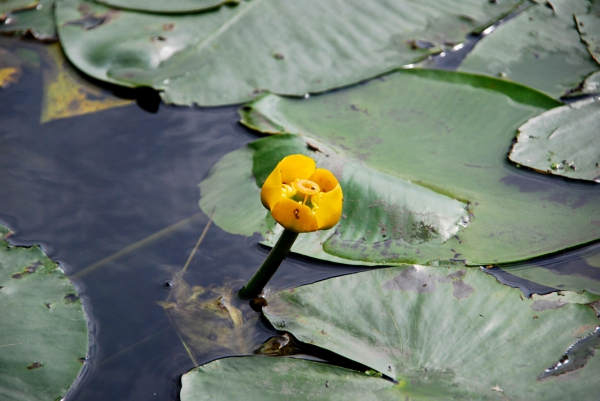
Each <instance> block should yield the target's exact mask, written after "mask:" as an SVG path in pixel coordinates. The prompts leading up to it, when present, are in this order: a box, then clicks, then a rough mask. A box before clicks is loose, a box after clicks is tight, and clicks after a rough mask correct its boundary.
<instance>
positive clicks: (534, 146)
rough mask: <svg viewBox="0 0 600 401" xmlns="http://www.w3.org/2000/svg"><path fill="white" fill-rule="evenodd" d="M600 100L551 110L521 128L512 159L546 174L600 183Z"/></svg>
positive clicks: (510, 156)
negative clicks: (599, 129) (599, 132)
mask: <svg viewBox="0 0 600 401" xmlns="http://www.w3.org/2000/svg"><path fill="white" fill-rule="evenodd" d="M599 125H600V100H598V99H596V98H591V99H587V100H582V101H579V102H575V103H571V104H569V105H566V106H562V107H557V108H555V109H552V110H549V111H547V112H545V113H543V114H541V115H539V116H537V117H534V118H532V119H531V120H529V121H527V122H526V123H525V124H523V125H522V126H521V127H519V134H518V135H517V142H516V143H515V144H514V145H513V147H512V149H511V151H510V154H509V158H510V160H512V161H513V162H515V163H518V164H521V165H523V166H527V167H530V168H532V169H534V170H537V171H541V172H543V173H548V174H554V175H561V176H564V177H569V178H574V179H580V180H587V181H593V182H600V140H599V139H600V137H599V135H598V126H599Z"/></svg>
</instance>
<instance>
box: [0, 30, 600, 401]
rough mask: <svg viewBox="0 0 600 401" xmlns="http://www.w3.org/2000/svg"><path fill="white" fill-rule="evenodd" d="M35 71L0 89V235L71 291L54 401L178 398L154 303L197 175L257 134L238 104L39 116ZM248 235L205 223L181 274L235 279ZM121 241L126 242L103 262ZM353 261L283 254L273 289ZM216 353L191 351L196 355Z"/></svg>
mask: <svg viewBox="0 0 600 401" xmlns="http://www.w3.org/2000/svg"><path fill="white" fill-rule="evenodd" d="M15 43H17V44H18V43H20V45H22V46H26V47H28V48H32V49H34V50H35V49H38V50H39V49H43V47H44V45H42V44H36V43H32V42H25V41H18V40H14V39H6V38H0V49H1V48H2V47H7V46H11V47H12V46H15ZM438 67H442V68H443V67H444V66H442V65H439V66H438ZM44 68H46V66H44V64H43V60H42V65H41V67H40V68H34V67H29V69H27V68H26V69H25V71H24V74H23V76H21V78H20V79H19V81H18V82H17V83H16V84H12V85H9V86H7V87H6V88H2V89H0V171H1V172H2V173H1V174H2V175H1V185H0V221H1V222H2V223H3V224H5V225H8V226H9V228H11V229H12V230H14V231H15V234H14V235H13V236H12V237H11V239H10V240H11V242H12V243H14V244H18V245H30V244H41V245H42V246H43V248H44V250H45V251H46V252H47V253H48V255H49V256H50V257H51V258H52V259H53V260H55V261H57V262H59V263H60V264H61V266H62V268H63V269H64V270H65V271H66V273H67V274H68V275H69V276H70V277H71V279H72V280H73V281H74V282H75V284H76V285H77V286H78V289H79V291H80V294H81V296H82V300H83V303H84V305H85V309H86V311H87V313H88V315H89V318H90V330H91V348H90V352H89V360H88V361H87V362H86V363H85V366H84V371H83V375H82V376H81V378H80V380H79V382H78V383H77V384H76V385H75V387H74V388H73V389H72V391H71V392H70V393H69V395H68V397H67V401H75V400H77V401H80V400H82V401H83V400H85V401H95V400H98V401H100V400H102V401H104V400H108V399H116V400H136V401H137V400H139V401H141V400H152V399H156V400H171V399H178V393H179V387H180V384H179V381H180V376H181V375H182V374H183V373H185V372H186V371H188V370H189V369H191V368H192V367H193V366H194V364H193V362H192V361H191V359H190V358H189V356H188V354H187V352H186V350H185V349H184V347H183V345H182V343H181V341H180V339H179V337H178V335H177V332H176V331H175V329H174V328H173V326H172V324H171V322H170V321H169V319H168V318H167V316H166V314H165V313H164V311H163V309H162V307H160V306H159V305H157V304H156V301H164V300H165V299H166V297H167V296H168V294H169V291H172V290H173V289H172V288H168V287H166V286H165V283H166V282H168V281H171V280H172V278H173V274H174V272H176V271H178V270H179V269H181V268H182V266H183V265H184V264H185V262H186V260H187V258H188V256H189V255H190V252H191V250H192V249H193V247H194V245H195V244H196V241H197V240H198V237H199V236H200V234H201V232H202V230H203V229H204V227H205V226H206V224H207V223H208V221H209V218H208V217H207V216H205V215H204V214H202V213H201V211H200V209H199V207H198V199H199V190H198V183H199V182H200V181H202V179H203V178H205V177H206V175H207V174H208V172H209V170H210V168H211V167H212V166H213V165H214V164H215V163H216V162H217V161H218V160H219V159H220V158H221V157H222V156H223V155H225V154H226V153H228V152H230V151H232V150H235V149H237V148H239V147H241V146H244V145H245V144H246V143H248V142H250V141H252V140H254V139H256V138H257V136H256V135H255V134H254V133H252V132H250V131H248V130H246V129H245V128H244V127H242V126H241V125H239V124H238V122H237V120H238V116H237V107H225V108H210V109H198V108H184V107H174V106H165V105H163V104H161V105H160V106H159V107H158V111H157V112H156V113H153V112H148V111H144V110H143V109H142V108H141V107H139V106H138V105H136V104H131V105H130V106H126V107H119V108H113V109H109V110H105V111H101V112H97V113H93V114H88V115H84V116H80V117H72V118H66V119H60V120H54V121H50V122H47V123H45V124H41V125H40V124H39V119H40V112H41V103H42V93H41V91H42V86H43V82H42V69H44ZM108 89H109V90H114V88H111V87H108ZM146 106H147V105H146ZM146 106H144V107H145V108H146V109H152V107H146ZM512 170H513V172H512V174H513V175H512V176H511V177H513V178H514V179H515V180H516V182H517V184H518V183H522V184H523V185H526V186H527V187H530V186H532V185H535V183H539V182H543V184H544V185H556V184H558V185H565V183H564V180H562V179H560V178H558V179H557V178H556V177H542V176H539V175H538V174H535V173H532V172H529V171H523V170H520V171H516V172H515V171H514V170H516V169H512ZM550 183H552V184H550ZM566 185H567V186H578V185H582V184H573V183H568V184H566ZM165 229H167V230H165ZM161 230H163V231H161ZM156 233H159V235H155V234H156ZM153 235H155V236H154V237H151V236H153ZM148 237H150V239H149V240H146V239H148ZM145 240H146V241H145ZM258 241H259V238H258V237H256V238H246V237H242V236H236V235H232V234H228V233H226V232H224V231H222V230H221V229H219V228H218V227H216V226H214V225H212V226H211V227H210V228H209V230H208V234H207V236H206V238H205V239H204V241H203V242H202V244H201V245H200V248H199V250H198V252H197V254H196V255H195V257H194V259H193V260H192V263H191V265H190V267H189V268H188V270H187V272H188V273H187V274H186V280H187V281H188V282H189V283H190V284H191V285H201V286H204V287H206V286H208V285H211V284H214V285H221V284H223V283H225V282H227V281H229V280H234V281H236V280H245V279H248V278H249V277H250V276H251V274H252V273H253V272H254V271H255V269H256V268H257V266H259V265H260V263H261V262H262V260H263V259H264V257H265V256H266V254H267V250H266V249H264V248H262V247H261V246H260V245H258ZM134 244H137V246H136V247H134V249H133V250H131V248H127V247H129V246H131V245H134ZM124 248H125V250H126V251H127V250H128V249H129V250H130V251H127V252H124V253H123V254H122V255H121V256H119V257H113V258H110V257H111V255H114V254H115V253H117V252H119V251H121V250H123V249H124ZM594 249H597V251H595V252H600V247H595V248H594ZM565 255H566V256H565ZM568 255H569V254H568V253H566V254H565V253H563V254H561V255H560V258H561V259H560V264H559V265H556V266H557V267H556V268H557V269H558V268H559V267H560V266H563V270H564V266H565V258H566V260H567V261H568V262H569V264H568V266H569V268H568V269H569V270H570V271H576V270H577V269H578V268H589V266H587V265H586V264H585V263H584V262H581V261H580V260H582V259H581V258H580V257H579V255H578V254H574V255H575V256H573V257H569V256H568ZM106 258H109V259H108V260H107V259H106ZM550 265H551V263H549V264H547V266H550ZM578 266H579V267H578ZM571 269H572V270H571ZM359 270H361V269H359V268H353V267H344V266H339V265H334V264H326V263H321V262H318V261H313V260H307V259H304V258H298V257H290V258H288V259H287V260H286V261H285V262H284V264H283V266H282V268H281V269H280V270H279V271H278V273H277V274H276V276H275V277H274V281H273V285H274V286H275V287H292V286H297V285H301V284H305V283H310V282H315V281H318V280H322V279H324V278H328V277H333V276H337V275H341V274H347V273H351V272H356V271H359ZM599 270H600V269H599ZM494 274H495V275H497V276H501V275H502V271H501V270H499V269H498V271H494ZM506 277H508V276H506ZM599 279H600V277H599ZM511 280H512V278H511ZM511 280H506V281H507V282H511ZM515 280H516V281H515V282H511V284H512V285H519V286H521V288H522V289H524V292H526V291H538V292H546V291H548V290H552V289H548V288H547V287H546V288H542V287H539V288H538V287H535V288H534V287H533V284H531V286H532V288H528V287H527V285H528V284H527V282H524V281H523V280H520V281H519V279H518V278H515ZM513 281H514V280H513ZM275 333H276V332H275V331H274V330H273V329H272V328H270V327H269V326H268V325H267V324H263V325H262V327H258V328H257V330H256V333H253V335H254V336H256V337H257V338H259V339H262V340H266V339H267V338H269V337H270V336H273V335H274V334H275ZM222 356H227V355H225V354H223V355H215V354H214V353H207V354H206V355H197V358H198V362H199V363H204V362H208V361H209V360H211V359H214V358H216V357H222Z"/></svg>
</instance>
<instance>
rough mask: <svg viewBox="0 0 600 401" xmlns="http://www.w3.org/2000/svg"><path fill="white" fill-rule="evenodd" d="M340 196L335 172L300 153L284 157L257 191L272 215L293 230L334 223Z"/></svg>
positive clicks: (324, 227) (339, 206) (340, 202)
mask: <svg viewBox="0 0 600 401" xmlns="http://www.w3.org/2000/svg"><path fill="white" fill-rule="evenodd" d="M343 196H344V195H343V193H342V188H341V187H340V184H339V183H338V180H337V179H336V178H335V176H334V175H333V174H332V173H331V172H330V171H329V170H325V169H322V168H317V166H316V163H315V161H314V160H313V159H311V158H310V157H308V156H304V155H291V156H287V157H284V158H283V160H281V161H280V162H279V164H278V165H277V167H275V170H273V172H271V174H269V176H268V177H267V180H266V181H265V183H264V184H263V187H262V190H261V191H260V200H261V201H262V204H263V205H264V207H266V208H267V209H269V210H270V211H271V214H272V215H273V218H274V219H275V220H276V221H277V222H278V223H279V224H281V225H282V226H283V227H284V228H286V229H287V230H290V231H294V232H297V233H307V232H311V231H317V230H327V229H329V228H331V227H333V226H335V225H336V223H337V222H338V221H339V220H340V217H341V215H342V202H343Z"/></svg>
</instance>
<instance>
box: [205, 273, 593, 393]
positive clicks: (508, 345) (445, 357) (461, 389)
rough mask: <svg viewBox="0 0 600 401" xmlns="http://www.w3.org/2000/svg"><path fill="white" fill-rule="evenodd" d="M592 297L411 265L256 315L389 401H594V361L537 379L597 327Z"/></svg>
mask: <svg viewBox="0 0 600 401" xmlns="http://www.w3.org/2000/svg"><path fill="white" fill-rule="evenodd" d="M340 294H343V295H344V296H343V297H340ZM598 298H599V297H598V296H594V295H591V294H587V293H582V294H577V293H570V292H565V293H562V295H559V294H550V295H547V296H534V297H533V298H532V299H527V298H523V297H522V296H521V294H520V291H519V290H517V289H514V288H509V287H507V286H502V285H498V283H497V282H496V280H495V279H494V278H493V277H491V276H489V275H485V274H482V273H481V272H480V271H478V270H476V269H464V268H463V269H459V268H439V267H424V266H412V267H407V268H388V269H381V270H372V271H369V272H364V273H358V274H354V275H350V276H344V277H339V278H333V279H330V280H326V281H322V282H319V283H316V284H313V285H308V286H304V287H300V288H296V289H292V290H288V291H283V292H281V293H277V294H273V295H271V296H268V297H267V301H268V306H267V307H266V308H264V313H265V315H266V316H267V318H268V319H269V321H271V323H272V324H273V325H274V327H276V328H277V329H279V330H285V331H289V332H290V333H292V334H293V335H294V336H295V337H296V338H297V339H298V340H300V341H302V342H305V343H309V344H314V345H316V346H319V347H322V348H325V349H328V350H330V351H333V352H335V353H337V354H340V355H342V356H344V357H347V358H350V359H352V360H354V361H357V362H359V363H362V364H365V365H367V366H369V367H370V368H372V369H375V370H377V371H379V372H381V373H383V374H384V375H387V376H389V377H392V378H394V379H395V380H397V381H399V382H400V385H399V386H397V387H396V390H398V391H399V392H400V394H401V397H398V398H397V399H404V398H405V397H409V398H410V399H411V400H422V399H449V398H451V397H454V398H456V399H495V397H498V396H499V394H497V393H495V392H502V393H503V395H504V396H505V397H506V398H507V399H510V400H526V399H548V400H563V399H584V400H593V399H594V397H595V394H594V391H593V390H592V389H594V388H597V386H598V385H599V383H600V378H599V377H598V375H597V372H598V369H600V359H599V358H597V357H596V358H591V359H588V360H586V364H585V367H583V366H581V367H580V368H579V369H577V372H576V373H575V372H573V373H575V374H573V373H570V374H568V375H566V376H563V377H561V378H559V377H551V378H548V379H545V380H537V379H538V376H539V375H540V374H542V372H545V371H546V369H547V368H549V367H551V366H553V365H554V364H555V363H556V361H558V360H559V359H560V357H561V356H562V355H563V354H564V353H565V352H566V350H567V349H568V348H569V347H570V346H571V345H572V344H574V343H575V342H577V340H578V339H581V338H583V337H585V336H587V335H588V334H590V333H591V332H592V331H593V330H594V328H595V327H596V326H597V325H598V319H597V317H596V314H595V311H594V309H593V308H591V307H590V306H589V305H587V304H588V303H590V302H594V301H596V300H597V299H598ZM209 369H210V367H207V368H206V370H209ZM213 369H214V368H213ZM323 380H327V379H326V377H325V376H324V377H323ZM238 383H239V382H238ZM244 385H246V386H249V387H252V384H250V383H240V386H244ZM234 391H235V390H232V393H230V394H233V392H234ZM353 399H358V398H353Z"/></svg>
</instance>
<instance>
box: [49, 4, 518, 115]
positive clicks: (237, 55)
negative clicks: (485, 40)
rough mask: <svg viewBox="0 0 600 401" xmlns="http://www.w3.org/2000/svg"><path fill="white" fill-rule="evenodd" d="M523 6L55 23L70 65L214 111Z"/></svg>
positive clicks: (66, 18)
mask: <svg viewBox="0 0 600 401" xmlns="http://www.w3.org/2000/svg"><path fill="white" fill-rule="evenodd" d="M521 2H522V1H521V0H508V1H502V2H498V3H497V4H493V3H491V2H488V1H482V0H463V1H460V2H456V1H453V0H444V1H441V0H426V1H421V2H418V3H415V2H409V1H406V0H405V1H395V0H379V1H377V2H371V3H369V5H368V7H366V6H365V2H364V1H360V0H352V1H328V2H322V1H317V0H287V1H279V0H261V1H242V2H240V3H239V4H238V5H237V6H235V7H221V8H219V9H218V10H215V11H211V12H206V13H196V14H179V15H173V14H172V15H158V14H149V13H140V12H133V11H125V10H118V11H117V10H115V9H112V8H108V7H105V6H102V5H99V4H97V3H94V2H89V1H85V0H60V1H58V2H57V8H56V18H57V26H58V30H59V36H60V40H61V44H62V45H63V47H64V48H65V52H66V54H67V57H68V58H69V59H70V60H71V61H72V62H73V64H74V65H75V66H77V68H79V69H81V70H82V71H83V72H85V73H86V74H88V75H90V76H92V77H94V78H97V79H100V80H103V81H107V82H111V83H115V84H118V85H124V86H131V87H134V86H150V87H153V88H155V89H157V90H160V91H162V97H163V99H164V101H165V102H167V103H176V104H184V105H191V104H194V103H195V104H198V105H201V106H211V105H223V104H232V103H240V102H244V101H248V100H251V99H252V98H254V97H255V96H256V95H257V93H259V92H261V91H263V90H269V91H273V92H276V93H281V94H288V95H304V94H306V93H309V92H310V93H314V92H323V91H326V90H329V89H332V88H337V87H340V86H344V85H348V84H351V83H355V82H358V81H361V80H364V79H366V78H369V77H373V76H377V75H379V74H382V73H384V72H386V71H389V70H390V69H393V68H396V67H399V66H401V65H403V64H406V63H409V62H412V61H414V60H417V59H420V58H422V57H424V56H427V55H429V54H431V53H435V52H439V51H440V49H441V48H446V47H448V46H454V44H455V43H456V42H457V41H460V40H462V39H463V37H464V34H465V33H466V32H468V31H469V30H471V29H473V27H477V26H479V25H486V24H489V23H491V22H490V21H493V20H494V19H496V18H498V17H499V16H501V15H503V14H505V13H506V12H508V11H510V10H513V9H514V8H515V6H516V5H518V4H520V3H521ZM164 4H167V3H164ZM169 4H171V3H169ZM440 26H443V29H441V28H440ZM274 32H276V33H277V34H274ZM446 32H448V33H446ZM459 33H460V34H459ZM242 38H244V39H243V40H242Z"/></svg>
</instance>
